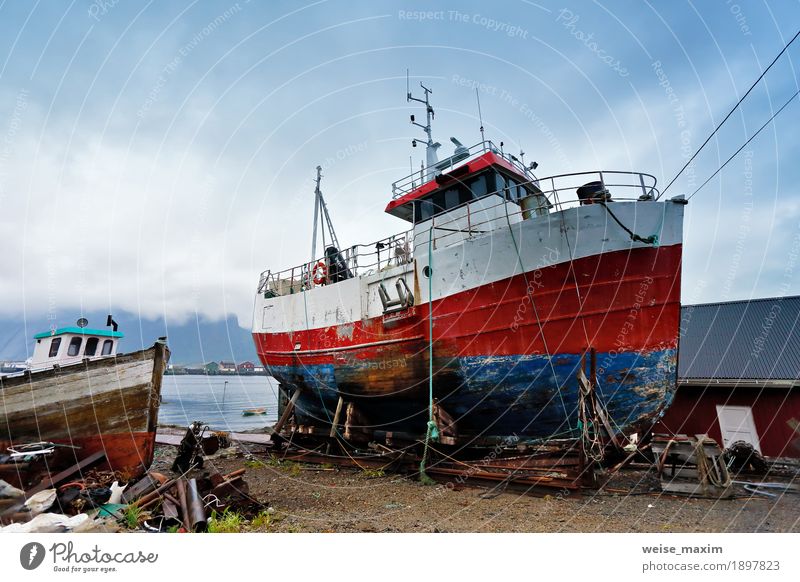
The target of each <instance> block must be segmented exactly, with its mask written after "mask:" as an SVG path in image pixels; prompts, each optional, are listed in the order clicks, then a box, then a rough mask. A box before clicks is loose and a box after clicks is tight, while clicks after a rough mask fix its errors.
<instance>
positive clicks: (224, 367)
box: [219, 362, 236, 374]
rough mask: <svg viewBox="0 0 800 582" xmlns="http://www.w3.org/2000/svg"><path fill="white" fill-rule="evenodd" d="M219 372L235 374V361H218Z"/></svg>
mask: <svg viewBox="0 0 800 582" xmlns="http://www.w3.org/2000/svg"><path fill="white" fill-rule="evenodd" d="M219 373H220V374H235V373H236V362H220V363H219Z"/></svg>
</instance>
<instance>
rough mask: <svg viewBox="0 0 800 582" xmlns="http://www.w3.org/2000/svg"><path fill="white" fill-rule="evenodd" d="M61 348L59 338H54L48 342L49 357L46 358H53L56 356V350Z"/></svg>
mask: <svg viewBox="0 0 800 582" xmlns="http://www.w3.org/2000/svg"><path fill="white" fill-rule="evenodd" d="M60 347H61V338H60V337H54V338H53V339H51V340H50V355H49V356H48V358H55V357H56V356H57V355H58V348H60Z"/></svg>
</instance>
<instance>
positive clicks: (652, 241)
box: [598, 202, 663, 246]
mask: <svg viewBox="0 0 800 582" xmlns="http://www.w3.org/2000/svg"><path fill="white" fill-rule="evenodd" d="M598 204H600V205H601V206H602V207H603V208H605V209H606V212H608V214H609V216H611V218H613V219H614V222H616V223H617V224H618V225H619V226H620V227H621V228H622V230H624V231H625V232H627V233H628V236H630V237H631V240H632V241H634V242H640V243H644V244H646V245H653V246H658V235H657V234H651V235H650V236H647V237H642V236H639V235H638V234H636V233H635V232H633V231H632V230H631V229H630V228H628V227H627V226H625V225H624V224H622V221H621V220H620V219H619V218H617V215H616V214H614V213H613V212H611V209H610V208H609V207H608V205H607V204H606V203H605V202H598ZM662 220H663V216H662Z"/></svg>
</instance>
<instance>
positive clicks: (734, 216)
mask: <svg viewBox="0 0 800 582" xmlns="http://www.w3.org/2000/svg"><path fill="white" fill-rule="evenodd" d="M798 16H800V3H798V2H797V1H789V0H786V1H781V2H755V1H754V2H746V3H745V2H743V1H741V2H738V3H737V2H733V1H726V0H715V1H709V2H681V1H676V2H637V3H630V2H588V1H582V2H569V1H566V0H561V1H559V2H546V1H542V2H529V1H527V0H506V1H502V2H493V3H487V2H449V3H448V2H405V1H401V2H379V1H370V2H366V1H364V2H353V1H339V0H327V1H325V0H321V1H317V2H310V3H309V2H304V1H303V2H255V1H248V0H239V1H238V2H230V1H223V2H209V1H203V2H197V1H195V2H190V1H183V2H182V1H174V2H169V3H166V2H155V1H150V2H144V1H131V0H94V1H92V2H89V1H85V0H74V1H72V2H59V3H51V2H42V1H38V2H2V3H0V209H1V211H0V257H2V266H1V268H2V277H1V278H0V315H3V316H24V317H25V318H27V319H32V320H44V319H45V318H50V319H55V318H58V319H72V318H73V315H72V314H74V313H77V312H79V311H83V310H85V311H103V310H109V311H114V310H118V309H122V310H126V311H129V312H133V313H137V314H140V315H141V316H142V317H145V318H155V317H158V316H164V315H168V316H169V317H170V318H172V319H173V320H188V319H189V318H192V317H197V316H200V317H202V318H205V319H208V320H220V319H223V318H225V317H226V316H228V315H233V316H235V317H236V318H237V319H238V321H239V324H240V325H241V326H242V327H249V326H250V322H251V316H252V314H251V310H252V305H253V296H254V293H255V288H256V286H257V283H258V278H259V273H261V272H262V271H263V270H266V269H268V268H271V269H282V268H286V267H290V266H293V265H295V264H298V263H300V262H302V261H306V260H307V259H308V254H309V250H310V239H311V223H312V212H313V204H314V199H313V189H314V176H315V167H316V166H317V165H321V166H322V167H323V182H322V189H323V192H324V193H325V197H326V200H327V204H328V208H329V210H330V213H331V217H332V219H333V222H334V225H335V227H336V230H337V234H338V237H339V240H340V241H341V243H342V245H343V246H350V245H353V244H356V243H369V242H371V241H374V240H377V239H380V238H383V237H385V236H388V235H390V234H394V233H397V232H401V231H403V230H406V229H407V228H408V225H407V223H405V222H403V221H402V220H400V219H397V218H395V217H392V216H389V215H386V214H385V213H384V212H383V209H384V207H385V205H386V203H387V202H388V201H389V199H390V197H391V183H392V182H393V181H395V180H397V179H399V178H402V177H403V176H405V175H406V174H408V168H409V156H412V163H413V164H414V165H415V166H417V165H418V164H419V162H420V160H421V156H422V155H424V150H423V149H422V148H417V149H413V148H411V140H412V139H413V138H420V137H422V134H421V132H420V131H418V130H417V128H414V127H413V126H411V125H410V124H409V117H408V116H409V114H411V113H416V114H417V115H419V116H420V117H421V116H422V114H423V111H422V110H421V109H420V107H418V105H417V104H410V103H407V102H406V99H405V93H406V70H407V69H408V70H410V77H411V83H412V87H413V88H414V89H413V90H414V91H415V92H418V90H417V88H418V86H419V83H420V82H422V83H424V84H425V85H426V86H428V87H430V88H431V89H432V90H433V94H432V102H433V105H434V108H435V110H436V119H435V123H434V137H435V139H437V140H438V141H440V142H442V143H443V144H444V146H443V150H447V149H448V148H451V147H452V146H451V145H450V141H449V137H450V136H455V137H457V138H458V139H459V140H460V141H461V142H463V143H464V144H473V143H477V142H478V141H479V139H480V134H479V126H480V122H479V121H478V113H477V106H476V96H475V88H476V87H477V89H478V92H479V94H480V99H481V109H482V114H483V123H484V126H485V128H486V136H487V138H488V139H492V140H494V141H495V142H500V141H503V142H504V144H505V149H506V150H507V151H511V152H512V153H513V152H518V151H520V150H524V151H525V154H526V160H530V161H533V160H535V161H537V162H538V163H539V168H538V171H537V173H538V175H539V176H548V175H556V174H563V173H568V172H578V171H586V170H597V169H605V170H625V171H629V170H630V171H641V172H647V173H650V174H653V175H655V176H656V177H657V178H658V180H659V184H660V185H661V186H662V187H663V186H664V185H665V184H666V183H667V182H669V180H671V179H672V177H673V176H674V175H675V174H676V173H677V172H678V170H680V168H681V167H682V166H683V165H684V163H685V162H686V161H687V160H688V156H690V155H691V154H692V153H694V151H695V150H696V149H697V148H698V147H699V146H700V145H701V144H702V142H703V141H704V140H705V139H706V137H707V136H708V135H709V133H710V132H711V131H712V129H713V128H714V127H715V125H716V124H717V123H719V122H720V121H721V120H722V118H723V117H724V116H725V114H726V113H727V112H728V111H729V109H730V108H731V107H732V106H733V104H734V103H735V102H736V101H737V100H738V99H739V98H740V97H741V96H742V95H743V94H744V92H745V91H746V90H747V89H748V88H749V87H750V85H751V83H752V82H753V81H754V80H755V79H756V78H757V77H758V75H759V74H761V72H762V71H763V70H764V68H765V67H766V66H767V65H768V64H769V63H770V62H771V61H772V59H773V58H774V57H775V55H776V54H777V53H778V52H779V51H780V50H781V49H782V48H783V47H784V46H785V44H786V43H787V42H788V41H789V40H790V39H791V38H792V36H794V34H795V33H796V32H797V29H798V28H799V27H800V18H798ZM799 65H800V41H798V42H797V43H795V44H794V45H792V46H791V47H790V48H789V50H788V51H787V52H786V53H785V54H784V55H783V57H782V58H781V59H780V60H779V61H778V62H777V63H776V64H775V66H774V67H773V68H772V69H771V70H770V71H769V72H768V73H767V75H766V76H765V77H764V79H763V81H762V82H761V83H760V84H759V85H758V86H757V87H756V88H755V89H754V90H753V92H752V93H751V94H750V95H749V96H748V97H747V99H746V101H745V102H744V104H743V106H742V107H741V108H740V110H738V111H737V112H736V113H735V114H734V115H733V116H731V118H730V119H729V120H728V122H727V123H726V124H725V126H723V129H722V130H720V132H719V133H718V134H717V135H716V136H715V138H714V139H712V140H711V142H709V144H708V146H706V147H705V149H703V151H702V152H701V154H700V155H699V156H698V157H697V159H696V160H695V162H694V163H693V165H692V166H691V167H690V169H689V170H688V171H686V172H684V173H683V174H682V175H681V176H680V177H679V178H678V180H677V181H676V182H675V183H674V184H673V185H672V186H671V187H670V189H669V190H668V196H673V195H678V194H685V195H690V194H691V193H692V192H693V191H694V190H695V189H696V188H697V187H698V186H699V185H700V184H702V182H703V181H704V180H705V179H706V178H707V177H708V176H709V175H711V174H712V173H713V172H714V171H715V170H716V169H717V168H718V167H719V165H720V164H721V163H722V162H723V161H724V160H725V159H727V157H728V156H729V155H730V154H731V153H733V151H735V150H736V149H737V148H738V147H739V146H740V145H741V144H742V143H744V141H745V140H746V139H748V138H749V137H750V136H751V135H752V134H753V132H755V131H756V130H757V129H758V128H759V127H760V126H761V124H763V123H764V122H765V121H766V120H767V119H769V117H770V116H771V115H772V114H773V113H774V112H775V111H776V110H777V109H778V108H779V107H780V106H781V105H782V104H783V103H784V102H785V101H786V100H787V99H788V98H789V97H790V96H791V95H792V94H793V93H794V92H795V91H797V90H798V87H799V86H800V75H798V66H799ZM797 100H798V99H797V98H795V102H794V103H792V104H790V105H789V106H788V107H787V108H786V110H784V112H783V113H782V114H781V115H780V116H779V117H778V118H777V119H776V123H775V124H772V125H770V126H769V127H768V128H767V129H765V130H764V131H763V132H762V133H761V134H760V135H759V136H758V137H757V138H756V139H755V140H754V141H753V142H751V144H750V145H749V146H748V147H747V148H746V149H745V150H744V151H743V152H742V154H740V156H739V157H737V158H736V159H735V160H734V161H733V162H731V163H730V164H729V165H728V166H727V167H726V168H725V169H724V170H723V171H722V172H721V173H720V174H719V175H718V176H717V177H716V178H715V179H713V180H712V181H711V182H709V184H708V185H707V186H706V187H705V188H704V189H702V190H701V191H700V192H699V193H698V194H697V195H696V196H695V197H693V198H692V200H691V202H690V204H689V205H688V206H687V207H686V222H685V231H684V232H685V243H684V267H683V292H682V299H683V301H684V303H700V302H712V301H727V300H734V299H747V298H752V297H764V296H776V295H791V294H798V293H800V264H799V263H798V262H800V198H798V196H799V195H800V186H798V184H800V164H798V163H797V160H798V158H800V132H798V127H800V124H798V121H800V104H799V103H797Z"/></svg>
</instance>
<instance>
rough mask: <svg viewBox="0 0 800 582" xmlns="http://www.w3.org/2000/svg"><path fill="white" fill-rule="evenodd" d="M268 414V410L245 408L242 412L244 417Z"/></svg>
mask: <svg viewBox="0 0 800 582" xmlns="http://www.w3.org/2000/svg"><path fill="white" fill-rule="evenodd" d="M266 413H267V409H266V408H245V409H244V410H242V416H259V415H263V414H266Z"/></svg>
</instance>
